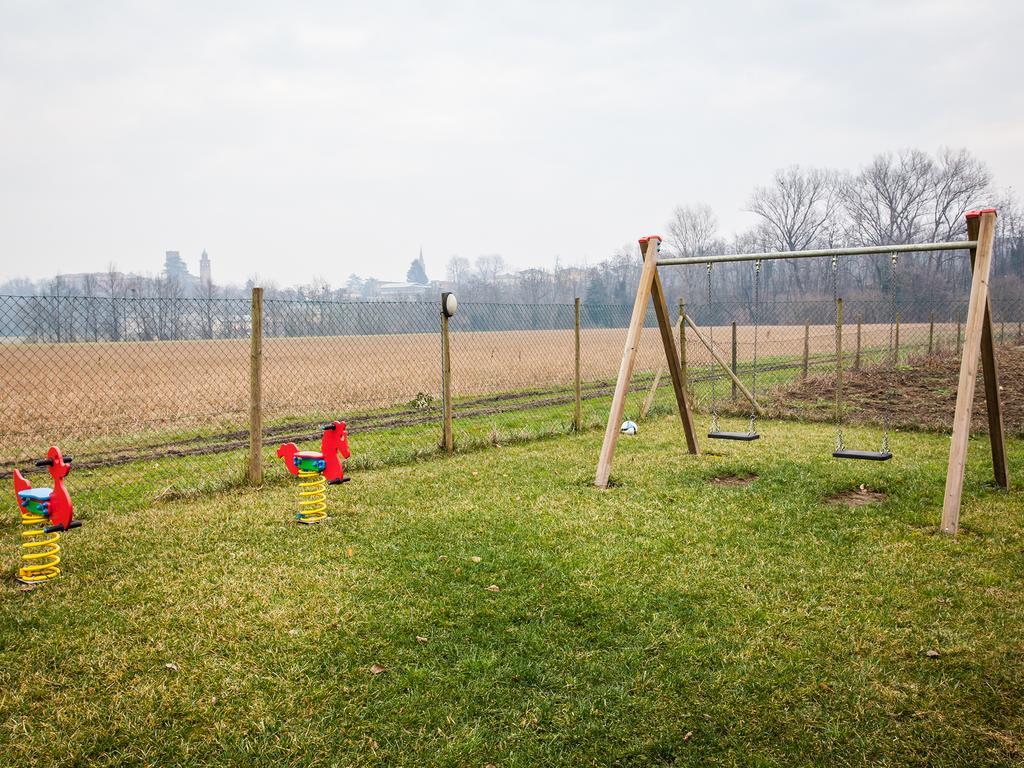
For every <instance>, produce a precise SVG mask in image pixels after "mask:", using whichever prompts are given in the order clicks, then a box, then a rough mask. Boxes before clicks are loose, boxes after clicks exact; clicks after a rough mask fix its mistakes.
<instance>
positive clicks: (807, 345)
mask: <svg viewBox="0 0 1024 768" xmlns="http://www.w3.org/2000/svg"><path fill="white" fill-rule="evenodd" d="M810 363H811V324H810V323H804V364H803V368H802V370H801V371H800V378H801V379H803V380H804V381H806V380H807V368H808V366H809V365H810Z"/></svg>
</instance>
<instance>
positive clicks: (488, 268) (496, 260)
mask: <svg viewBox="0 0 1024 768" xmlns="http://www.w3.org/2000/svg"><path fill="white" fill-rule="evenodd" d="M475 266H476V274H477V276H478V277H479V278H480V279H481V280H483V281H484V282H487V283H493V282H494V281H495V280H496V279H497V277H498V275H500V274H501V273H502V272H504V271H505V269H506V266H505V259H504V258H503V257H502V256H501V255H500V254H497V253H492V254H486V255H483V256H477V257H476V265H475Z"/></svg>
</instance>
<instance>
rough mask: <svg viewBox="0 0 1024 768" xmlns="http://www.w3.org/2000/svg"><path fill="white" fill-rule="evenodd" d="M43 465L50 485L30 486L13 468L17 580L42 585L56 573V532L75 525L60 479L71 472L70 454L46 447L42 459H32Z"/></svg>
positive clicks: (57, 574) (58, 533)
mask: <svg viewBox="0 0 1024 768" xmlns="http://www.w3.org/2000/svg"><path fill="white" fill-rule="evenodd" d="M36 466H37V467H46V468H47V469H48V470H49V472H50V477H52V478H53V488H33V487H32V485H31V484H30V483H29V482H28V480H26V479H25V478H24V476H23V475H22V474H21V472H19V471H18V470H14V495H15V497H16V498H17V500H18V509H20V510H21V524H22V526H24V527H23V528H22V530H21V559H22V566H21V567H20V568H19V569H18V576H17V579H18V581H20V582H21V583H22V584H28V585H35V584H42V583H43V582H45V581H49V580H50V579H55V578H57V577H58V576H60V568H58V567H57V566H58V564H59V563H60V555H59V554H58V553H59V552H60V545H59V544H58V543H57V542H58V541H59V540H60V532H61V531H68V530H71V529H72V528H78V527H79V526H80V525H81V524H82V521H81V520H74V519H73V518H74V509H73V508H72V506H71V494H69V493H68V489H67V488H65V487H64V478H65V477H67V474H68V472H70V471H71V457H70V456H62V455H61V452H60V448H58V447H57V446H55V445H51V446H50V450H49V451H47V452H46V458H45V459H43V460H42V461H37V462H36Z"/></svg>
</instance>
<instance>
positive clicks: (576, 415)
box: [572, 296, 583, 432]
mask: <svg viewBox="0 0 1024 768" xmlns="http://www.w3.org/2000/svg"><path fill="white" fill-rule="evenodd" d="M575 318H576V319H575V326H576V374H575V383H576V404H575V409H574V410H573V417H572V428H573V429H574V430H575V431H576V432H579V431H580V430H581V429H583V386H582V383H581V381H580V362H581V361H580V299H579V297H578V296H577V297H576V302H575Z"/></svg>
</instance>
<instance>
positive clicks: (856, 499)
mask: <svg viewBox="0 0 1024 768" xmlns="http://www.w3.org/2000/svg"><path fill="white" fill-rule="evenodd" d="M887 498H889V497H888V496H887V495H886V494H884V493H882V492H881V491H872V490H871V489H870V488H867V487H865V486H863V485H862V486H860V487H859V488H854V489H853V490H852V491H842V492H841V493H834V494H832V495H831V496H829V497H828V498H827V499H825V501H826V502H827V503H829V504H842V505H844V506H847V507H863V506H864V505H865V504H878V503H880V502H883V501H885V500H886V499H887Z"/></svg>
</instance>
